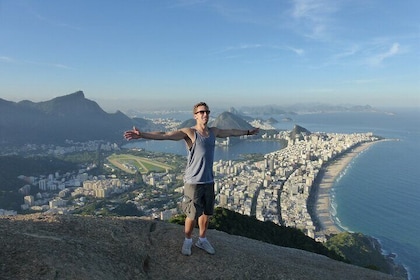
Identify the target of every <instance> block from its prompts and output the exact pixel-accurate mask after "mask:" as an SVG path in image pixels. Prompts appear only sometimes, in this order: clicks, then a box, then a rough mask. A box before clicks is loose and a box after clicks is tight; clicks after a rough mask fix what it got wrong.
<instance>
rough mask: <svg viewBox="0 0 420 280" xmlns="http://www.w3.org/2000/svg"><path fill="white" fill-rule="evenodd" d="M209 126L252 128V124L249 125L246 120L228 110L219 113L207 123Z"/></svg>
mask: <svg viewBox="0 0 420 280" xmlns="http://www.w3.org/2000/svg"><path fill="white" fill-rule="evenodd" d="M209 126H215V127H217V128H221V129H244V130H247V129H252V128H253V127H252V125H250V124H249V123H248V122H247V121H246V120H244V119H243V118H241V117H240V116H238V115H235V114H233V113H230V112H223V113H221V114H220V115H219V116H217V118H216V119H215V120H214V121H212V122H211V123H210V124H209Z"/></svg>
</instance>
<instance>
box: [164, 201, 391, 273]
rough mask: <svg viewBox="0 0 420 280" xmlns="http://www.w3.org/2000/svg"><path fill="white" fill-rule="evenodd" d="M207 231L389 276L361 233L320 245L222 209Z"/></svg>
mask: <svg viewBox="0 0 420 280" xmlns="http://www.w3.org/2000/svg"><path fill="white" fill-rule="evenodd" d="M170 222H171V223H176V224H180V225H183V224H184V222H185V215H178V216H176V217H174V218H172V219H171V220H170ZM209 228H213V229H217V230H220V231H224V232H226V233H229V234H234V235H239V236H244V237H248V238H252V239H256V240H260V241H263V242H266V243H270V244H275V245H278V246H283V247H290V248H296V249H301V250H305V251H309V252H313V253H317V254H321V255H325V256H327V257H329V258H332V259H335V260H338V261H343V262H346V263H351V264H354V265H357V266H362V267H365V268H369V269H374V270H379V271H382V272H385V273H388V274H389V273H391V270H392V267H391V265H390V264H389V262H388V261H387V260H386V258H385V257H384V256H383V255H382V254H381V251H380V245H379V243H378V242H376V240H374V239H372V238H370V237H368V236H365V235H363V234H361V233H348V232H343V233H340V234H337V235H335V236H333V237H331V238H330V239H329V240H328V241H327V242H326V243H325V244H322V243H319V242H316V241H315V240H313V239H312V238H309V237H308V236H306V235H305V234H304V233H303V232H301V231H300V230H298V229H295V228H289V227H283V226H279V225H276V224H274V223H272V222H261V221H258V220H256V219H255V218H252V217H249V216H245V215H241V214H239V213H235V212H233V211H230V210H228V209H224V208H216V209H215V212H214V215H213V216H212V218H211V220H210V223H209Z"/></svg>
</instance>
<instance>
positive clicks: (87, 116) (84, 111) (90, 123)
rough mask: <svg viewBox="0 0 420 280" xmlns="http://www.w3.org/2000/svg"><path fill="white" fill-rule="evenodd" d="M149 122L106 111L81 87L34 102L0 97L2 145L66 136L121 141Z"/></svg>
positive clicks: (60, 139) (61, 139) (54, 141)
mask: <svg viewBox="0 0 420 280" xmlns="http://www.w3.org/2000/svg"><path fill="white" fill-rule="evenodd" d="M151 125H152V124H151V123H150V121H147V120H143V119H130V118H129V117H127V116H126V115H124V114H123V113H122V112H120V111H117V112H116V113H113V114H110V113H107V112H105V111H104V110H102V109H101V108H100V107H99V105H98V104H97V103H96V102H94V101H91V100H89V99H86V98H85V95H84V93H83V92H82V91H78V92H75V93H72V94H69V95H65V96H60V97H56V98H54V99H51V100H49V101H43V102H37V103H36V102H32V101H28V100H24V101H20V102H17V103H16V102H11V101H7V100H4V99H0V131H1V134H0V144H1V145H21V144H26V143H34V144H63V143H64V141H65V140H66V139H69V140H73V141H80V142H85V141H89V140H106V141H122V140H123V136H122V135H123V132H124V131H125V130H127V129H131V127H132V126H137V127H139V128H140V129H143V130H144V129H146V130H147V129H149V128H150V126H151Z"/></svg>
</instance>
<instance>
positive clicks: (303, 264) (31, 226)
mask: <svg viewBox="0 0 420 280" xmlns="http://www.w3.org/2000/svg"><path fill="white" fill-rule="evenodd" d="M183 238H184V237H183V227H182V226H179V225H175V224H170V223H166V222H162V221H150V220H144V219H141V218H138V217H104V218H100V217H90V216H74V215H44V214H31V215H18V216H9V217H1V218H0V279H78V280H84V279H89V280H94V279H98V280H99V279H101V280H107V279H288V280H290V279H300V280H301V279H311V280H314V279H323V280H327V279H334V280H335V279H352V280H353V279H378V280H379V279H381V280H383V279H397V278H395V277H392V276H389V275H387V274H383V273H380V272H377V271H373V270H369V269H364V268H361V267H357V266H353V265H349V264H345V263H342V262H338V261H334V260H332V259H329V258H327V257H325V256H322V255H317V254H313V253H309V252H306V251H302V250H297V249H291V248H285V247H280V246H275V245H271V244H267V243H263V242H260V241H256V240H252V239H248V238H244V237H240V236H234V235H229V234H227V233H224V232H220V231H216V230H209V232H208V238H209V240H210V241H211V243H212V245H213V246H214V247H215V249H216V254H215V255H209V254H207V253H206V252H204V251H202V250H200V249H198V248H197V247H194V246H193V248H192V255H191V256H183V255H182V254H181V253H180V251H181V245H182V241H183ZM195 239H196V238H195Z"/></svg>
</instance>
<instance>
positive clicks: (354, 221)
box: [127, 109, 420, 280]
mask: <svg viewBox="0 0 420 280" xmlns="http://www.w3.org/2000/svg"><path fill="white" fill-rule="evenodd" d="M388 111H392V112H395V114H384V113H331V114H307V115H294V116H290V117H291V118H292V119H293V121H291V122H280V123H278V124H276V128H278V129H286V130H290V129H292V128H293V126H294V125H295V124H298V125H300V126H302V127H304V128H306V129H308V130H309V131H311V132H317V131H319V132H337V133H353V132H373V133H375V134H376V135H379V136H383V137H386V138H387V139H390V140H392V141H384V142H379V143H376V144H375V145H372V146H371V147H370V148H369V149H367V150H365V151H364V152H362V153H361V154H359V155H358V156H357V157H356V158H355V159H354V160H353V161H352V162H351V163H350V165H349V166H348V167H347V168H346V170H345V171H344V172H343V173H342V174H341V176H340V177H339V179H338V180H337V181H336V182H335V184H334V186H333V189H332V193H331V194H332V205H333V206H334V209H331V210H332V212H333V213H334V214H335V220H336V222H337V224H338V225H339V226H340V227H342V228H344V229H345V230H348V231H352V232H361V233H363V234H366V235H370V236H372V237H374V238H376V239H378V240H379V241H380V243H381V244H382V249H383V251H384V253H385V254H395V256H396V257H395V261H396V262H397V263H399V264H402V265H404V267H406V269H407V270H408V272H409V279H412V280H420V179H419V175H420V161H419V157H420V141H419V139H420V110H418V109H417V110H388ZM269 117H274V118H275V119H277V120H280V119H282V118H283V116H275V115H274V116H267V117H266V118H267V119H268V118H269ZM264 118H265V117H264ZM275 143H276V142H260V141H258V142H246V144H244V143H242V144H240V145H235V146H232V147H229V148H218V149H217V150H216V153H215V157H216V160H218V159H223V160H229V159H232V160H234V159H238V158H239V157H240V155H241V154H245V153H269V152H272V151H275V150H278V149H281V148H282V146H281V144H280V143H277V144H275ZM129 145H134V146H137V147H142V148H145V149H147V150H151V151H161V152H172V153H177V154H181V155H185V154H186V151H185V146H184V144H183V143H181V142H171V141H164V142H162V141H138V142H133V143H130V144H128V145H127V146H129Z"/></svg>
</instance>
